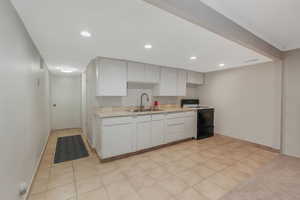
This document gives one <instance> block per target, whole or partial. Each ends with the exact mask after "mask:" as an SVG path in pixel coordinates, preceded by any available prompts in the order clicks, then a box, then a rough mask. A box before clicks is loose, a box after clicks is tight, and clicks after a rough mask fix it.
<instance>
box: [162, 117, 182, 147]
mask: <svg viewBox="0 0 300 200" xmlns="http://www.w3.org/2000/svg"><path fill="white" fill-rule="evenodd" d="M182 139H184V118H174V119H167V131H166V142H167V143H169V142H175V141H178V140H182Z"/></svg>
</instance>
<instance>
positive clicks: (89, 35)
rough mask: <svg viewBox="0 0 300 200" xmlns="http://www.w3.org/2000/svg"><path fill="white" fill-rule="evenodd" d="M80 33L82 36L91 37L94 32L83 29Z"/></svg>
mask: <svg viewBox="0 0 300 200" xmlns="http://www.w3.org/2000/svg"><path fill="white" fill-rule="evenodd" d="M80 35H81V36H82V37H91V36H92V34H91V33H90V32H88V31H81V32H80Z"/></svg>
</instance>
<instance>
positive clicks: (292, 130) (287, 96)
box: [283, 50, 300, 157]
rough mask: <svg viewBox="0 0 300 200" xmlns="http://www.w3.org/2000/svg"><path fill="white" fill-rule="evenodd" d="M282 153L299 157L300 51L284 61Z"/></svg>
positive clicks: (287, 55)
mask: <svg viewBox="0 0 300 200" xmlns="http://www.w3.org/2000/svg"><path fill="white" fill-rule="evenodd" d="M283 108H284V111H283V119H284V120H283V153H284V154H287V155H291V156H297V157H300V50H294V51H290V52H287V53H286V55H285V59H284V107H283Z"/></svg>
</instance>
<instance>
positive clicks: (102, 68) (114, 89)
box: [96, 59, 127, 96]
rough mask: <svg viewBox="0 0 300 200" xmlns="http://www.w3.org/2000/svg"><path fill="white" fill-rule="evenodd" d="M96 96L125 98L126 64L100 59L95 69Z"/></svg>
mask: <svg viewBox="0 0 300 200" xmlns="http://www.w3.org/2000/svg"><path fill="white" fill-rule="evenodd" d="M96 77H97V83H96V84H97V92H96V95H97V96H127V63H126V62H124V61H119V60H112V59H100V61H98V65H97V69H96Z"/></svg>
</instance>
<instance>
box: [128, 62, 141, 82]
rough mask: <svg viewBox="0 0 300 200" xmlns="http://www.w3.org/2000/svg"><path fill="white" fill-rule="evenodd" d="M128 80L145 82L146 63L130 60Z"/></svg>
mask: <svg viewBox="0 0 300 200" xmlns="http://www.w3.org/2000/svg"><path fill="white" fill-rule="evenodd" d="M127 81H128V82H144V81H145V64H142V63H136V62H128V74H127Z"/></svg>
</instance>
